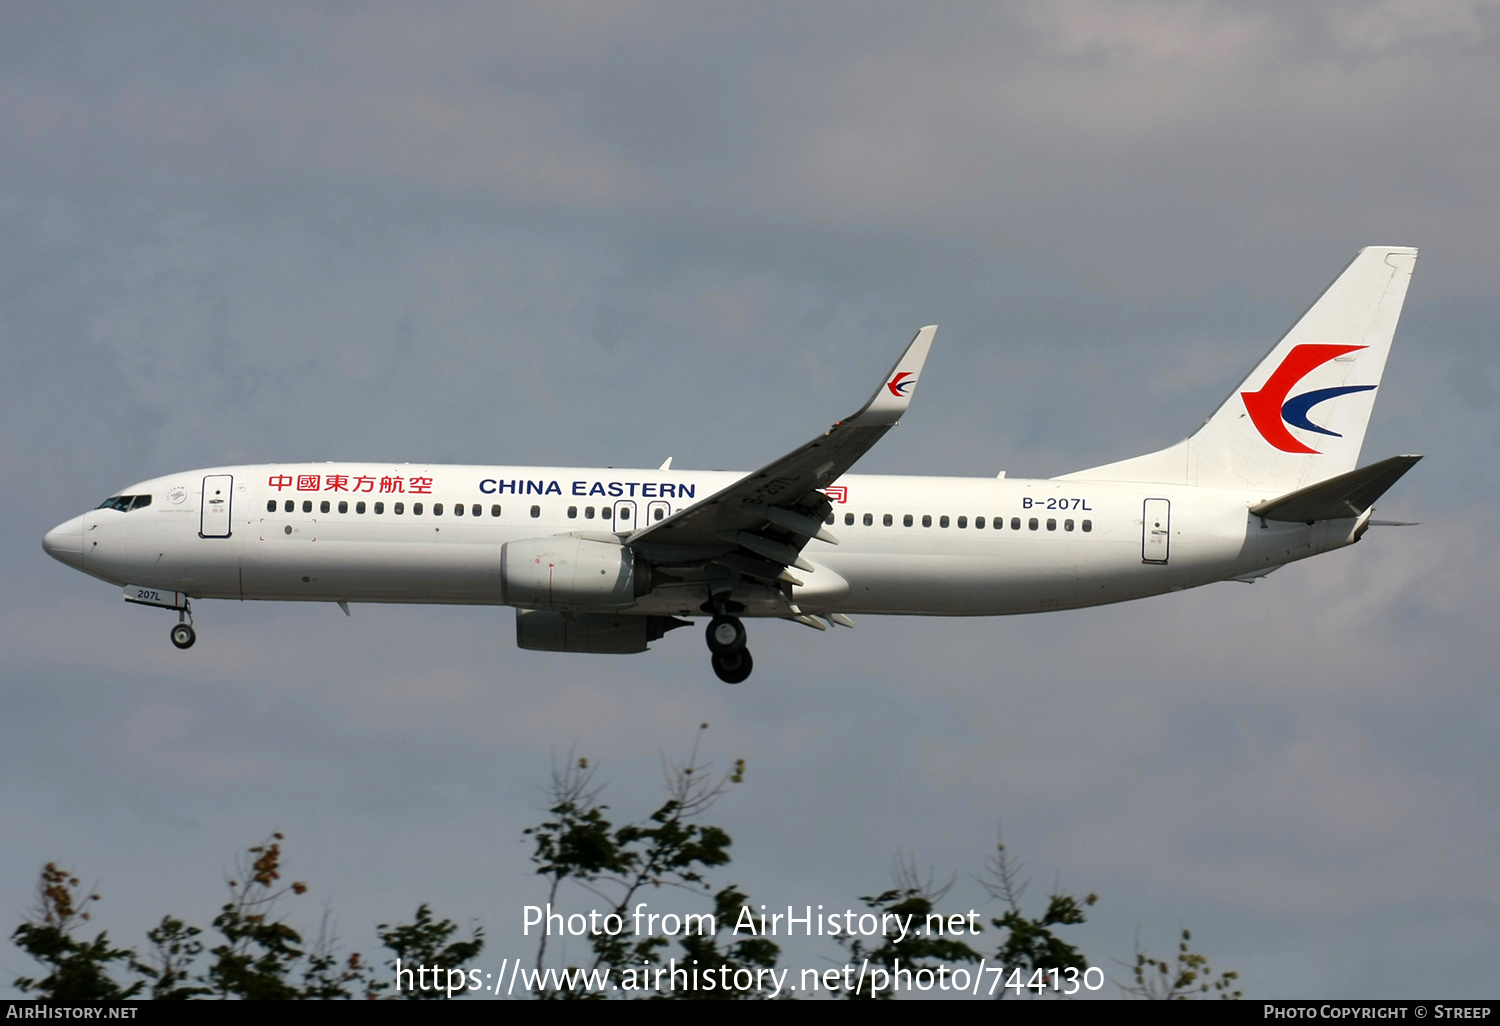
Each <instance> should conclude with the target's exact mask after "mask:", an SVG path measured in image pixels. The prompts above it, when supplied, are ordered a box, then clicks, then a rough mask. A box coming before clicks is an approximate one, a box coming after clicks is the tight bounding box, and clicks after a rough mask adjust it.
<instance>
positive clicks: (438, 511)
mask: <svg viewBox="0 0 1500 1026" xmlns="http://www.w3.org/2000/svg"><path fill="white" fill-rule="evenodd" d="M432 515H433V516H435V517H440V516H442V515H443V504H442V503H441V502H434V503H433V504H432Z"/></svg>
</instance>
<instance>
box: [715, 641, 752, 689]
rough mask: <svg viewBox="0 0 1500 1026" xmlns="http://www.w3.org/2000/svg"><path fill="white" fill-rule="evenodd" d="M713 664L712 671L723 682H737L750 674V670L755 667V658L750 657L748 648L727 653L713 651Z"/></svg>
mask: <svg viewBox="0 0 1500 1026" xmlns="http://www.w3.org/2000/svg"><path fill="white" fill-rule="evenodd" d="M713 664H714V673H716V674H718V675H719V679H720V680H722V681H723V682H724V683H725V684H738V683H739V682H740V681H742V680H744V679H745V678H746V677H748V676H750V671H751V670H753V669H755V660H753V659H751V658H750V650H749V649H748V648H742V649H740V650H739V651H738V652H731V653H730V654H728V655H718V654H717V653H715V655H714V657H713Z"/></svg>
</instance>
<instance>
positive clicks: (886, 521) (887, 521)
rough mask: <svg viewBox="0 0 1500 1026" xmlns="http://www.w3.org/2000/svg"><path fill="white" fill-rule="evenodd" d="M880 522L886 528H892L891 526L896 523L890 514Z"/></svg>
mask: <svg viewBox="0 0 1500 1026" xmlns="http://www.w3.org/2000/svg"><path fill="white" fill-rule="evenodd" d="M880 522H881V523H882V524H884V525H885V526H886V527H890V526H891V524H893V523H895V521H894V520H893V519H892V517H891V515H890V514H889V513H887V514H886V515H885V516H883V517H881V518H880Z"/></svg>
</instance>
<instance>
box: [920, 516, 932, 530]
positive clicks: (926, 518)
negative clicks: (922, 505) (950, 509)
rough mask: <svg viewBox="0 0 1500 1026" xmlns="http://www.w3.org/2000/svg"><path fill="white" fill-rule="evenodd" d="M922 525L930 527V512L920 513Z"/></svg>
mask: <svg viewBox="0 0 1500 1026" xmlns="http://www.w3.org/2000/svg"><path fill="white" fill-rule="evenodd" d="M922 526H923V527H931V526H932V516H931V514H928V513H923V514H922Z"/></svg>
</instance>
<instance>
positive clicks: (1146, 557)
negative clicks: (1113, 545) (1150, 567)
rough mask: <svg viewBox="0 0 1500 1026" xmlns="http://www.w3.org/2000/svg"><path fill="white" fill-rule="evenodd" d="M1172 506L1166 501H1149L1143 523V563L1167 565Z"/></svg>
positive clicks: (1170, 536) (1147, 501)
mask: <svg viewBox="0 0 1500 1026" xmlns="http://www.w3.org/2000/svg"><path fill="white" fill-rule="evenodd" d="M1171 532H1172V504H1171V503H1170V502H1168V501H1167V500H1166V499H1147V500H1146V504H1145V516H1144V518H1143V519H1142V522H1141V562H1142V563H1165V562H1166V561H1167V554H1168V552H1167V550H1168V549H1169V548H1170V546H1171V538H1172V533H1171Z"/></svg>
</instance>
